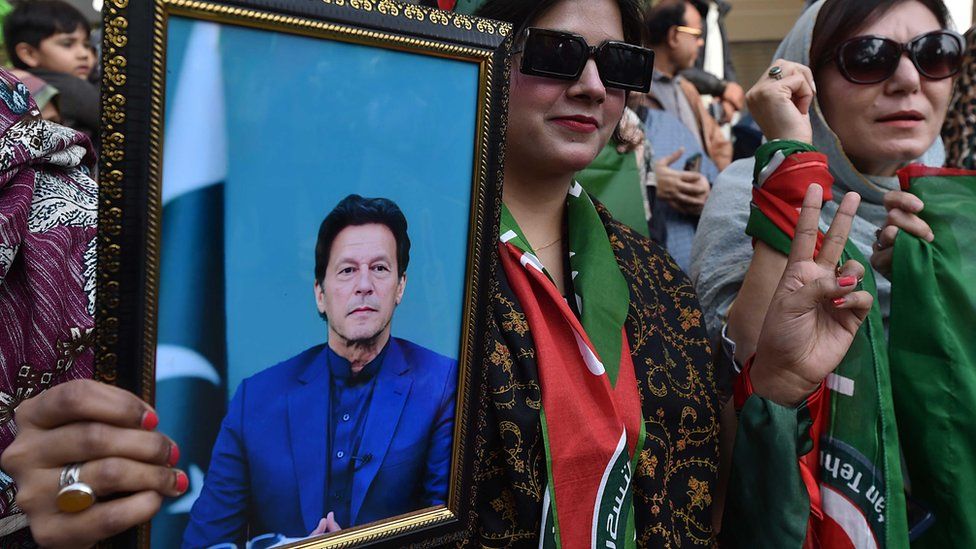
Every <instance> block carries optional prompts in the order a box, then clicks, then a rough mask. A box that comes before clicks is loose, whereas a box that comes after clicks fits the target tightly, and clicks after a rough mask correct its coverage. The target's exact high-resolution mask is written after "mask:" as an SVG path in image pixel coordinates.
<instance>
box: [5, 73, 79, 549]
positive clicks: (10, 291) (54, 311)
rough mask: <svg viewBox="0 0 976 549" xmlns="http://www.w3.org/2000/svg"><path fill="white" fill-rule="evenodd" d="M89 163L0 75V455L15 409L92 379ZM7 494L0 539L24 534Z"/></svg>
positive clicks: (73, 139) (73, 140)
mask: <svg viewBox="0 0 976 549" xmlns="http://www.w3.org/2000/svg"><path fill="white" fill-rule="evenodd" d="M94 162H95V153H94V151H93V150H92V147H91V144H90V142H89V141H88V138H87V137H85V136H83V135H82V134H80V133H78V132H76V131H74V130H71V129H68V128H65V127H63V126H59V125H57V124H54V123H52V122H46V121H44V120H42V119H41V118H40V113H39V112H38V111H37V107H36V105H35V103H34V101H33V99H31V98H30V96H29V95H28V93H27V88H26V87H25V86H24V85H23V84H22V83H20V82H19V81H18V80H17V79H16V78H14V77H13V76H11V75H10V74H9V73H7V72H5V71H3V70H0V452H2V451H3V450H4V449H5V448H6V447H7V446H8V445H9V444H10V443H11V442H12V441H13V438H14V435H15V434H16V430H17V428H16V425H15V424H14V422H13V421H12V420H13V411H14V409H15V408H16V407H17V405H18V404H20V403H21V402H22V401H23V400H24V399H27V398H30V397H31V396H34V395H36V394H38V393H39V392H41V391H43V390H45V389H47V388H48V387H51V386H53V385H56V384H58V383H61V382H64V381H68V380H71V379H78V378H91V377H92V373H93V359H94V357H93V345H92V344H93V329H94V325H95V323H94V312H95V259H96V250H95V244H96V240H95V235H96V224H97V212H98V187H97V185H96V183H95V182H94V181H93V180H92V179H91V177H90V173H91V172H90V167H91V166H93V165H94ZM15 493H16V490H15V488H14V486H13V484H12V481H11V480H10V478H9V477H7V476H6V475H5V474H2V472H0V535H6V534H9V533H10V532H13V531H15V530H17V529H19V528H22V527H23V526H26V520H25V519H24V517H23V515H22V514H20V511H19V509H18V508H17V507H16V505H15V503H14V495H15ZM8 542H10V543H13V541H12V540H8V539H3V540H0V543H2V544H3V546H4V547H7V546H9V545H8V544H7V543H8Z"/></svg>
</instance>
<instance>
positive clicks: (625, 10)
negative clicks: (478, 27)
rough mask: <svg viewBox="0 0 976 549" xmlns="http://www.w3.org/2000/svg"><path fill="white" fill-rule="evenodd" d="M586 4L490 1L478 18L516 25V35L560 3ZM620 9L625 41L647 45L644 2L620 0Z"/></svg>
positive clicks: (557, 0) (550, 0)
mask: <svg viewBox="0 0 976 549" xmlns="http://www.w3.org/2000/svg"><path fill="white" fill-rule="evenodd" d="M570 1H576V2H584V1H586V0H488V1H487V2H485V3H484V4H482V5H481V7H480V8H478V11H476V12H475V15H477V16H479V17H487V18H488V19H497V20H499V21H505V22H508V23H511V24H512V27H513V29H514V31H515V36H516V37H518V36H521V33H522V31H524V30H525V29H526V27H529V26H531V25H532V23H533V22H534V21H535V20H536V19H538V18H539V17H541V16H542V14H544V13H545V12H546V11H547V10H549V9H550V8H552V7H553V6H555V5H556V4H558V3H560V2H570ZM616 2H617V7H618V8H620V19H621V22H622V23H623V28H624V41H625V42H627V43H628V44H634V45H635V46H643V45H644V25H643V24H642V21H641V20H642V17H643V15H642V13H643V10H642V9H641V1H640V0H616Z"/></svg>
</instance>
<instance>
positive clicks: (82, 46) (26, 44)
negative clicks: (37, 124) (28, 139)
mask: <svg viewBox="0 0 976 549" xmlns="http://www.w3.org/2000/svg"><path fill="white" fill-rule="evenodd" d="M90 35H91V27H90V26H89V24H88V20H87V19H85V16H84V15H82V13H81V12H80V11H78V10H77V9H75V8H74V7H73V6H71V5H70V4H68V3H66V2H63V1H61V0H31V1H24V2H20V3H19V4H17V5H16V7H15V8H14V10H13V11H12V12H10V14H9V15H8V16H7V18H6V20H5V21H4V24H3V37H4V43H5V45H6V48H7V54H8V55H9V56H10V61H11V63H13V65H14V67H16V68H18V69H22V70H25V71H27V72H29V73H31V74H33V75H34V76H37V77H39V78H41V79H42V80H44V81H46V82H47V83H49V84H50V85H52V86H54V87H55V88H57V90H58V92H60V94H59V105H58V106H59V108H60V111H61V121H62V123H63V124H64V125H66V126H70V127H72V128H74V129H76V130H79V131H81V132H84V133H86V134H88V136H89V137H94V136H96V135H97V133H98V122H99V120H98V118H99V114H98V113H99V92H98V88H97V87H96V86H94V85H92V84H91V83H89V82H88V80H87V79H88V75H89V74H91V72H92V69H93V67H94V64H95V56H94V55H92V50H91V44H90V41H89V37H90Z"/></svg>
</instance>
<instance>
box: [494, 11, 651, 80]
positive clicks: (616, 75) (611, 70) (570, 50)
mask: <svg viewBox="0 0 976 549" xmlns="http://www.w3.org/2000/svg"><path fill="white" fill-rule="evenodd" d="M519 52H522V64H521V67H520V69H519V70H521V71H522V74H528V75H531V76H544V77H547V78H558V79H560V80H576V79H577V78H579V77H580V75H581V74H583V68H584V67H585V66H586V61H587V60H588V59H589V58H590V57H593V58H594V60H595V61H596V67H597V69H599V71H600V80H601V81H603V85H604V86H606V87H608V88H618V89H622V90H628V91H635V92H642V93H647V92H648V91H650V89H651V76H652V73H653V69H654V52H653V51H651V50H649V49H647V48H642V47H640V46H634V45H633V44H628V43H626V42H617V41H615V40H607V41H605V42H603V43H601V44H600V45H599V46H590V45H589V44H587V43H586V40H585V39H584V38H583V37H582V36H580V35H578V34H573V33H570V32H562V31H555V30H549V29H537V28H535V27H530V28H527V29H525V39H524V41H523V45H522V48H521V49H519V50H515V51H513V52H512V53H519Z"/></svg>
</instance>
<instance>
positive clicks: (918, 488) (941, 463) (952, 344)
mask: <svg viewBox="0 0 976 549" xmlns="http://www.w3.org/2000/svg"><path fill="white" fill-rule="evenodd" d="M899 177H900V180H901V186H902V189H903V190H905V191H908V192H910V193H912V194H914V195H915V196H918V197H919V198H921V199H922V202H924V203H925V208H924V209H923V210H922V211H921V212H920V213H919V214H918V215H919V217H921V218H922V219H923V220H924V221H925V222H926V223H928V224H929V226H930V227H931V228H932V233H933V234H934V235H935V239H934V240H933V241H932V242H926V241H925V240H923V239H921V238H918V237H915V236H913V235H911V234H909V233H907V232H905V231H899V233H898V237H897V238H896V239H895V247H894V255H893V258H892V265H891V273H892V278H891V288H892V294H891V318H890V320H889V331H890V332H889V334H890V338H889V345H888V349H889V353H890V355H891V378H892V383H893V387H894V395H895V408H896V411H897V412H898V426H899V428H900V431H901V435H902V440H903V441H904V446H903V449H904V453H905V462H906V464H907V466H908V478H909V479H911V493H912V499H913V500H915V501H917V502H918V503H919V504H920V505H921V506H923V507H927V508H928V509H927V510H929V511H931V512H933V513H934V515H935V523H934V525H933V526H932V528H931V529H930V530H928V531H927V532H925V534H924V535H922V536H921V538H919V540H918V542H916V544H914V545H913V546H917V547H939V548H942V547H976V425H974V421H976V420H974V418H976V285H974V282H976V171H963V170H950V169H941V168H926V167H923V166H919V165H916V166H909V167H907V168H905V169H903V170H902V171H901V172H900V173H899Z"/></svg>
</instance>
